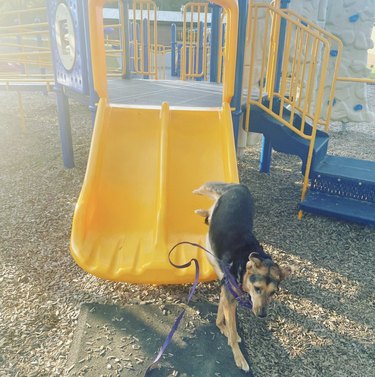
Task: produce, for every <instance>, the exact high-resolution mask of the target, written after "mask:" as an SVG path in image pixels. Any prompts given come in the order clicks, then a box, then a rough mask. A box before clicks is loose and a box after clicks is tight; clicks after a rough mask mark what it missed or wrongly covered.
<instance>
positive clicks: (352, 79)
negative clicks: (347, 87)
mask: <svg viewBox="0 0 375 377" xmlns="http://www.w3.org/2000/svg"><path fill="white" fill-rule="evenodd" d="M336 80H337V81H345V82H361V83H365V84H366V83H368V84H375V79H370V78H369V77H344V76H339V77H337V78H336Z"/></svg>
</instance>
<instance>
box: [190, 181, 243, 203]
mask: <svg viewBox="0 0 375 377" xmlns="http://www.w3.org/2000/svg"><path fill="white" fill-rule="evenodd" d="M236 185H237V183H224V182H206V183H205V184H203V185H202V186H201V187H199V188H197V189H196V190H194V191H193V194H197V195H205V196H207V197H209V198H211V199H212V200H217V199H219V197H220V196H221V195H223V194H224V193H225V192H226V191H228V190H229V189H231V188H232V187H233V186H236Z"/></svg>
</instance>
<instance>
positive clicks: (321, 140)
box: [249, 106, 329, 173]
mask: <svg viewBox="0 0 375 377" xmlns="http://www.w3.org/2000/svg"><path fill="white" fill-rule="evenodd" d="M250 111H251V113H250V128H249V129H250V131H251V132H255V133H261V134H263V135H265V136H266V137H269V138H270V140H271V143H272V148H273V149H275V150H276V151H278V152H281V153H286V154H292V155H296V156H299V157H300V158H301V160H302V173H304V172H305V167H306V161H307V155H308V150H309V145H310V142H309V140H306V139H303V138H302V137H300V136H299V135H297V134H296V133H295V132H293V131H292V130H291V129H289V128H288V127H286V126H284V125H283V124H282V123H280V122H279V121H278V120H276V119H275V118H273V117H272V116H271V115H269V114H267V113H266V112H265V111H264V110H262V109H261V108H259V107H258V106H252V107H251V109H250ZM283 117H284V119H285V120H287V121H289V119H290V112H289V111H288V110H287V109H284V113H283ZM293 124H294V125H295V126H296V128H298V129H300V127H301V118H300V117H299V116H298V115H295V117H294V121H293ZM305 132H306V133H307V134H311V132H312V127H311V126H310V125H309V124H308V123H306V124H305ZM328 140H329V136H328V134H327V133H325V132H323V131H319V130H318V131H317V133H316V138H315V145H314V153H313V159H312V166H313V167H314V166H316V165H317V164H318V163H319V162H320V161H321V160H322V159H323V158H324V157H325V155H326V153H327V149H328Z"/></svg>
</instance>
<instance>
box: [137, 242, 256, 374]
mask: <svg viewBox="0 0 375 377" xmlns="http://www.w3.org/2000/svg"><path fill="white" fill-rule="evenodd" d="M183 244H187V245H191V246H195V247H198V248H200V249H201V250H204V251H205V252H206V253H209V254H210V255H212V256H214V257H215V255H214V254H212V253H211V252H210V251H209V250H207V249H206V248H204V247H203V246H201V245H199V244H197V243H194V242H189V241H182V242H179V243H177V244H176V245H174V246H173V247H172V249H171V250H170V251H169V253H168V260H169V263H170V264H171V265H172V266H173V267H176V268H187V267H189V266H191V264H192V262H194V264H195V279H194V283H193V286H192V287H191V289H190V292H189V296H188V299H187V302H186V303H187V304H189V302H190V300H191V298H192V297H193V295H194V293H195V291H196V289H197V286H198V282H199V263H198V261H197V260H196V259H195V258H192V259H190V261H189V262H187V263H185V264H182V265H178V264H175V263H173V262H172V261H171V253H172V251H173V250H174V249H175V248H176V247H177V246H180V245H183ZM215 258H216V257H215ZM219 263H220V266H221V268H222V269H223V272H224V282H225V285H226V287H227V288H228V290H229V292H230V293H231V294H232V295H233V297H234V298H235V299H236V301H237V302H238V304H239V305H241V306H243V307H245V308H248V309H251V308H252V306H253V305H252V303H251V300H250V297H249V295H248V294H247V293H245V292H244V291H243V290H242V288H241V287H240V286H239V285H238V283H237V281H236V279H235V278H234V276H233V275H232V274H231V272H230V271H229V268H228V266H227V265H226V264H225V263H223V262H221V261H219ZM238 292H240V295H239V294H238ZM245 296H246V297H245ZM185 312H186V309H183V310H182V312H181V313H180V314H179V315H178V317H177V318H176V320H175V322H174V324H173V326H172V328H171V331H170V332H169V334H168V335H167V337H166V338H165V341H164V343H163V345H162V347H161V348H160V350H159V353H158V354H157V356H156V357H155V359H154V361H153V362H152V363H151V364H150V365H149V366H148V368H147V369H146V371H145V374H144V377H147V376H148V375H149V373H150V371H151V368H152V367H153V366H154V365H155V364H156V363H157V362H158V361H159V360H160V358H161V357H162V356H163V354H164V352H165V350H166V349H167V347H168V346H169V344H170V342H171V340H172V337H173V335H174V333H175V332H176V330H177V329H178V326H179V325H180V322H181V320H182V318H183V316H184V315H185Z"/></svg>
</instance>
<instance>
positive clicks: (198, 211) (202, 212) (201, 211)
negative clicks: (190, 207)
mask: <svg viewBox="0 0 375 377" xmlns="http://www.w3.org/2000/svg"><path fill="white" fill-rule="evenodd" d="M194 212H195V213H196V214H197V215H199V216H202V217H208V216H209V215H210V214H209V212H208V211H207V210H206V209H196V210H194Z"/></svg>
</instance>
